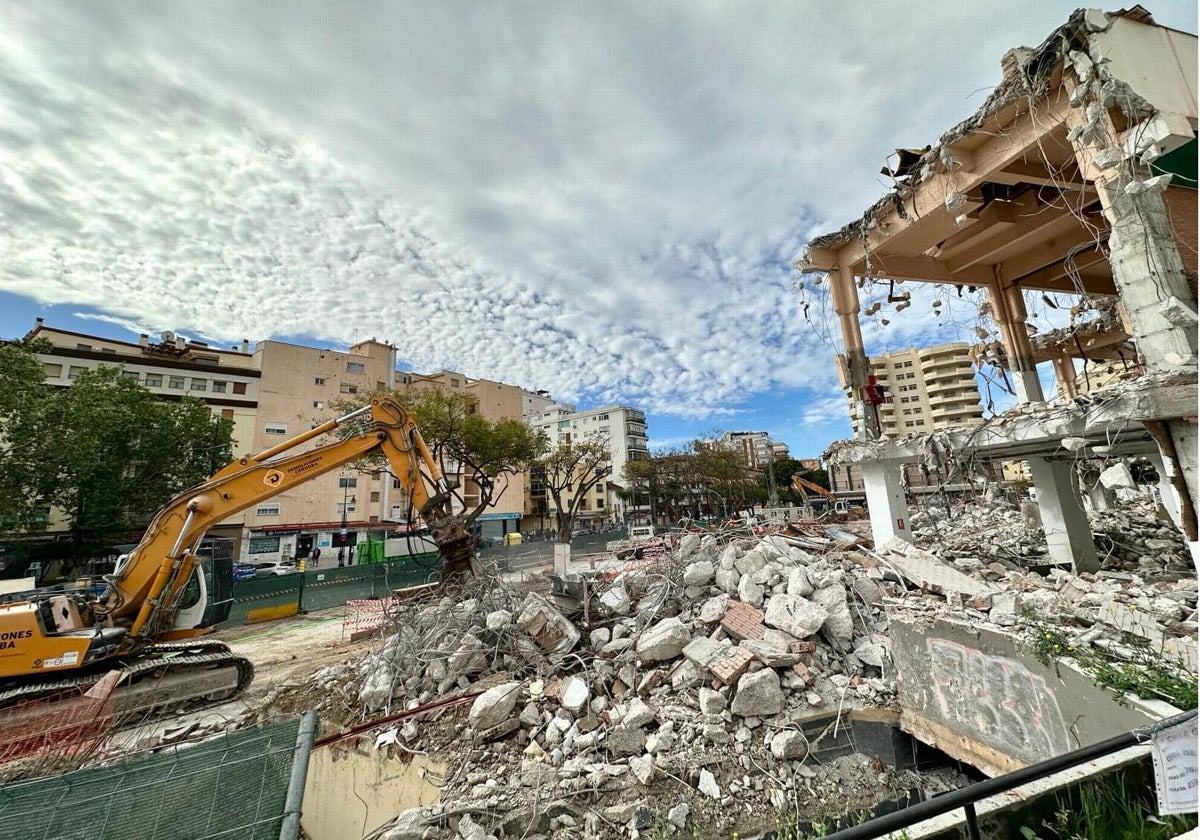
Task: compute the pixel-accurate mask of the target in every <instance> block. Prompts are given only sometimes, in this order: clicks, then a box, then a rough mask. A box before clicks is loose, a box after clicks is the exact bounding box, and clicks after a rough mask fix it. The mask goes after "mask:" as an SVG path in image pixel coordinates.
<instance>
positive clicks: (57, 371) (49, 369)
mask: <svg viewBox="0 0 1200 840" xmlns="http://www.w3.org/2000/svg"><path fill="white" fill-rule="evenodd" d="M45 368H46V376H47V377H49V378H50V379H58V378H59V377H60V376H62V365H51V364H47V365H45Z"/></svg>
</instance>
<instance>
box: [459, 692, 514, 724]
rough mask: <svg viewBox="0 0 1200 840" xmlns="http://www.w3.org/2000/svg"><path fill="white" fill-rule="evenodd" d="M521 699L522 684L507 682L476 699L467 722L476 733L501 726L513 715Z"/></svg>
mask: <svg viewBox="0 0 1200 840" xmlns="http://www.w3.org/2000/svg"><path fill="white" fill-rule="evenodd" d="M520 697H521V683H519V682H507V683H502V684H501V685H496V686H492V687H491V688H489V689H488V690H487V691H485V692H483V694H480V695H479V696H478V697H476V698H475V702H474V703H472V704H471V711H470V713H469V714H468V715H467V720H469V721H470V723H471V727H472V728H473V729H475V730H476V731H482V730H485V729H491V728H492V727H493V726H499V725H500V724H501V723H503V722H504V721H505V720H507V719H508V716H509V715H511V714H512V712H513V709H515V708H516V706H517V700H519V699H520Z"/></svg>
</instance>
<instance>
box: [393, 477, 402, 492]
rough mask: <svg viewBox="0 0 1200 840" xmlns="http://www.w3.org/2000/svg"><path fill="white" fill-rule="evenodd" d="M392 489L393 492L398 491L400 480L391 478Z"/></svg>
mask: <svg viewBox="0 0 1200 840" xmlns="http://www.w3.org/2000/svg"><path fill="white" fill-rule="evenodd" d="M392 489H393V490H399V489H400V479H398V478H393V479H392Z"/></svg>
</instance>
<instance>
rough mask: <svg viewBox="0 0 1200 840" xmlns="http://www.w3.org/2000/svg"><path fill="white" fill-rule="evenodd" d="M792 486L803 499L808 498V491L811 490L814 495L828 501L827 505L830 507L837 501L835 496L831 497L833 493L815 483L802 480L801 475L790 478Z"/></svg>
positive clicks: (805, 479)
mask: <svg viewBox="0 0 1200 840" xmlns="http://www.w3.org/2000/svg"><path fill="white" fill-rule="evenodd" d="M792 486H793V487H795V488H796V491H797V492H798V493H799V494H800V496H801V497H802V498H804V499H807V498H808V491H809V490H812V491H813V492H814V493H817V494H819V495H821V496H824V497H825V498H826V499H828V500H829V504H831V505H832V504H833V503H835V502H836V501H837V496H835V495H833V493H831V492H829V491H828V490H826V489H825V488H824V487H822V486H821V485H820V484H817V483H816V482H815V481H809V480H808V479H807V478H804V477H803V476H802V475H800V473H796V474H795V475H793V476H792Z"/></svg>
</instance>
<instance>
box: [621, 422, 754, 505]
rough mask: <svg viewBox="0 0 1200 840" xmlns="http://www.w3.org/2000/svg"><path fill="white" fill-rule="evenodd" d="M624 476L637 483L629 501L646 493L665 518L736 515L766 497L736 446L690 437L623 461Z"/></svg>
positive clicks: (637, 499)
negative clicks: (686, 442)
mask: <svg viewBox="0 0 1200 840" xmlns="http://www.w3.org/2000/svg"><path fill="white" fill-rule="evenodd" d="M623 476H624V478H625V479H626V480H627V481H629V482H631V483H633V484H635V485H636V486H638V487H639V488H641V489H640V490H639V491H638V492H637V493H635V494H634V497H633V499H632V500H631V503H633V504H637V503H638V502H642V503H644V502H645V500H646V498H647V496H649V497H650V498H651V499H652V500H653V502H652V505H653V507H654V510H655V512H656V513H657V514H658V515H660V516H663V517H665V518H666V519H667V520H668V521H670V522H678V521H679V520H681V519H699V518H701V517H703V516H718V517H723V516H730V517H732V516H736V515H737V514H738V512H739V511H743V510H746V511H748V510H751V509H753V507H754V506H755V505H757V504H761V503H763V502H764V501H766V498H767V491H766V487H765V486H764V485H762V484H761V483H760V482H759V481H758V474H757V473H755V472H752V471H751V470H748V469H747V468H746V466H745V463H744V462H743V461H742V458H741V456H740V455H739V454H738V453H736V452H730V451H727V450H722V449H713V448H710V447H707V446H705V445H704V444H703V443H702V442H700V441H694V442H693V443H692V446H691V447H690V448H688V449H676V450H668V451H661V452H656V453H655V454H654V455H653V456H652V457H650V458H647V459H645V460H642V461H628V462H626V464H625V468H624V471H623ZM639 493H640V496H639V495H638V494H639Z"/></svg>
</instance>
